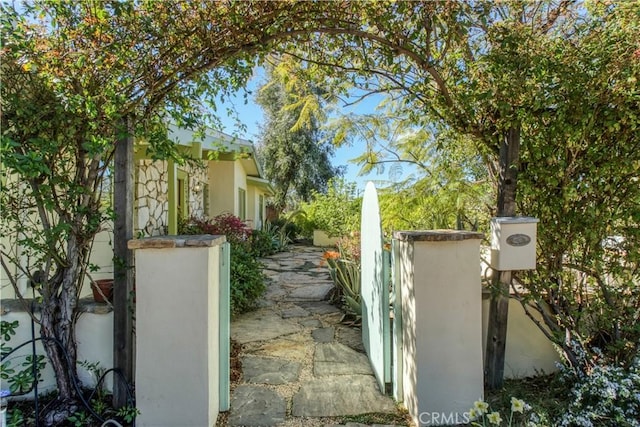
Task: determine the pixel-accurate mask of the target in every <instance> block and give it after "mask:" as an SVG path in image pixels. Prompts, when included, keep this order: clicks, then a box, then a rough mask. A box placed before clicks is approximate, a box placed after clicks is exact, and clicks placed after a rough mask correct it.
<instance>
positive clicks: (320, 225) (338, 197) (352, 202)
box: [299, 179, 362, 237]
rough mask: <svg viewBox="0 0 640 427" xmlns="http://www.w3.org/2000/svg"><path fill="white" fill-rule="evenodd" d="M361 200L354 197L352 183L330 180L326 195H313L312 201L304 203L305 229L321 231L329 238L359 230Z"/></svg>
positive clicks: (354, 187) (354, 189)
mask: <svg viewBox="0 0 640 427" xmlns="http://www.w3.org/2000/svg"><path fill="white" fill-rule="evenodd" d="M361 204H362V199H361V198H358V197H357V195H356V186H355V184H354V183H347V182H346V181H344V180H343V179H339V180H336V179H334V180H331V181H330V182H329V186H328V190H327V193H326V194H322V193H317V192H316V193H314V196H313V201H312V202H310V203H304V204H302V206H301V210H302V211H303V212H304V215H300V216H299V218H301V219H304V222H305V227H307V228H309V227H312V231H313V228H316V229H321V230H324V231H326V232H327V234H328V235H329V236H332V237H335V236H345V235H347V234H349V233H350V232H351V231H353V230H357V229H359V228H360V206H361Z"/></svg>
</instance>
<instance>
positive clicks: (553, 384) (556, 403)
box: [485, 374, 570, 422]
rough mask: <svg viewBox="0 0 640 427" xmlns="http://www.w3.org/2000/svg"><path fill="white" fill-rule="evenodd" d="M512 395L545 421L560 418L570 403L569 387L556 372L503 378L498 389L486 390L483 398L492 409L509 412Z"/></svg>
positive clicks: (504, 412) (503, 412)
mask: <svg viewBox="0 0 640 427" xmlns="http://www.w3.org/2000/svg"><path fill="white" fill-rule="evenodd" d="M512 397H516V398H518V399H521V400H524V401H525V402H526V403H528V404H529V405H531V406H532V410H533V411H535V412H536V413H537V414H538V415H540V417H541V420H542V421H545V420H546V421H547V422H550V421H551V420H555V419H558V418H560V416H561V415H562V414H563V412H564V408H566V407H567V406H568V405H569V403H570V393H569V388H568V386H567V384H562V383H561V382H560V380H559V375H558V374H550V375H541V376H537V377H527V378H522V379H509V380H505V382H504V384H503V387H502V388H501V389H500V390H495V391H488V392H487V393H486V397H485V400H486V402H487V403H489V406H490V407H491V409H492V410H494V411H499V412H500V413H502V414H509V413H510V412H511V398H512Z"/></svg>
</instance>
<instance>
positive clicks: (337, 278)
mask: <svg viewBox="0 0 640 427" xmlns="http://www.w3.org/2000/svg"><path fill="white" fill-rule="evenodd" d="M337 246H338V252H335V251H326V252H325V253H324V254H323V256H322V257H323V259H324V260H325V261H326V262H327V266H328V267H329V274H330V275H331V279H332V280H333V283H334V285H335V286H336V288H337V290H338V293H337V295H336V297H337V298H339V299H340V300H341V301H342V303H343V307H344V309H345V310H346V311H347V312H348V313H351V314H353V315H355V317H356V319H359V318H360V317H361V316H362V305H361V300H362V294H361V292H360V286H361V280H360V271H361V264H360V235H359V234H357V233H353V234H352V235H350V236H345V237H342V238H340V239H339V240H338V244H337Z"/></svg>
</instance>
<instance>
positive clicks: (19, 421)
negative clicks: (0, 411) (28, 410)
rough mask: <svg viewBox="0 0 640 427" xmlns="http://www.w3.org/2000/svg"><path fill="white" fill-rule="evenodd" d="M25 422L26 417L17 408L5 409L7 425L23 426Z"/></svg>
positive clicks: (10, 426)
mask: <svg viewBox="0 0 640 427" xmlns="http://www.w3.org/2000/svg"><path fill="white" fill-rule="evenodd" d="M26 423H27V419H26V417H25V415H24V414H23V413H22V411H21V410H20V409H19V408H10V409H8V410H7V426H8V427H23V426H25V425H26Z"/></svg>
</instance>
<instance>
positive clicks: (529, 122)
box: [282, 1, 640, 385]
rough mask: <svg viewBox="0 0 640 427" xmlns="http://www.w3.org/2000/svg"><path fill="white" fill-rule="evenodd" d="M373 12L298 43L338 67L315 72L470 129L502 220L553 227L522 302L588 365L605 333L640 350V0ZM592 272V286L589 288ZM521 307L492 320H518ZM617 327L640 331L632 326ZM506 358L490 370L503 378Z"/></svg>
mask: <svg viewBox="0 0 640 427" xmlns="http://www.w3.org/2000/svg"><path fill="white" fill-rule="evenodd" d="M361 9H362V10H361V13H360V14H359V15H358V17H359V18H360V24H361V26H360V27H359V29H358V30H355V31H354V30H353V29H352V30H348V29H345V30H344V31H338V32H337V33H336V34H334V36H333V37H325V36H320V35H318V36H307V37H306V38H305V39H304V41H305V42H308V43H307V44H304V45H301V44H300V40H298V41H297V43H296V44H293V43H291V44H290V45H288V46H287V47H285V48H283V49H282V52H287V53H288V54H290V55H291V56H293V57H295V58H298V59H300V60H304V61H307V62H310V63H312V64H315V65H317V66H318V68H317V69H319V70H323V72H322V73H320V72H316V75H315V76H312V78H314V79H317V80H320V81H344V80H348V81H350V82H351V83H352V84H353V85H354V86H355V87H358V88H360V89H362V90H363V93H364V94H363V97H366V96H368V95H369V94H371V93H388V94H390V95H391V96H392V97H394V98H395V99H397V100H398V104H399V107H398V108H397V109H396V114H397V115H398V116H400V117H405V118H407V119H408V120H410V121H411V122H412V123H414V124H415V126H423V127H428V126H430V124H431V123H432V122H437V123H441V124H442V125H443V126H444V127H446V128H449V129H450V130H452V131H453V132H456V133H459V134H461V135H466V136H468V137H469V138H468V139H467V141H470V142H471V143H472V144H473V146H474V147H475V149H476V152H477V154H478V155H479V156H481V157H482V159H483V161H484V163H485V165H486V167H487V171H488V174H489V177H490V178H491V180H492V182H493V183H494V185H495V188H496V194H497V197H496V203H495V205H494V209H492V214H493V215H511V214H515V213H516V212H523V213H526V214H528V215H534V216H538V217H539V218H540V219H541V221H542V224H541V226H540V241H539V254H540V265H541V266H542V267H541V269H540V270H539V272H538V274H530V275H523V274H520V275H518V277H517V283H525V284H526V285H527V290H528V292H530V293H529V294H527V295H526V296H525V295H521V299H522V302H523V303H525V304H527V303H528V302H530V301H532V299H533V300H535V301H536V302H535V303H534V304H533V307H534V309H535V310H537V311H539V313H540V314H541V315H542V316H543V318H544V321H543V322H541V323H540V327H541V329H542V330H543V331H544V332H545V333H546V334H547V336H548V337H549V338H550V339H552V340H553V341H554V342H555V343H556V344H558V345H559V346H560V348H562V350H563V352H564V354H565V356H566V357H567V360H568V361H569V362H570V363H571V364H572V365H573V366H575V367H576V369H578V370H581V371H586V370H588V369H589V364H590V362H589V358H588V357H587V358H584V357H580V354H583V352H586V353H587V354H591V355H593V354H594V353H592V351H594V350H593V347H594V344H595V342H596V341H597V339H596V338H597V337H598V336H599V337H606V339H605V343H606V345H607V347H608V348H609V349H610V350H613V349H616V348H617V349H618V350H617V351H614V352H613V353H610V352H608V353H607V356H609V357H610V356H612V355H614V354H617V356H616V358H619V360H622V361H627V362H628V361H629V360H630V359H632V358H633V357H635V355H636V354H637V345H636V344H635V343H637V342H638V340H637V332H638V331H637V327H636V326H635V325H637V324H638V322H637V313H638V310H637V307H638V299H637V296H636V295H637V282H638V270H637V257H636V256H635V255H634V254H635V253H637V251H633V250H630V249H631V248H632V247H633V246H632V245H633V244H635V242H637V233H636V232H634V231H633V230H635V229H637V228H638V219H637V218H638V216H637V212H638V205H637V201H638V195H637V191H636V190H637V188H638V186H636V185H628V183H629V182H635V181H637V179H638V170H637V167H636V166H633V165H637V161H638V150H636V147H637V132H635V130H636V129H637V127H638V115H637V111H638V99H639V97H638V95H639V94H638V85H637V81H638V66H639V63H640V58H639V55H638V53H637V52H638V46H637V37H636V36H635V34H637V32H638V22H640V21H639V20H638V17H639V10H640V5H638V3H636V2H599V1H594V2H590V3H587V4H586V7H585V5H583V4H580V3H575V2H569V1H543V2H534V3H531V2H506V3H495V2H485V1H480V2H476V1H473V2H472V1H468V2H467V1H465V2H397V3H393V4H391V5H389V4H387V3H385V4H383V3H377V2H376V3H366V4H365V5H361ZM322 67H324V68H322ZM328 86H332V83H328ZM613 135H617V136H618V137H619V139H615V137H614V136H613ZM454 141H459V140H456V139H452V140H451V142H454ZM566 144H569V147H566V146H565V145H566ZM612 147H615V148H613V149H612ZM441 149H444V150H448V149H449V147H448V146H447V145H443V146H442V147H441ZM634 150H635V151H634ZM534 163H535V166H534V165H533V164H534ZM618 165H621V166H620V167H618ZM549 166H553V168H550V167H549ZM564 167H569V169H568V170H563V169H562V168H564ZM549 172H552V173H549ZM518 180H520V181H521V182H522V184H521V185H520V186H519V188H520V193H519V195H517V194H516V188H517V183H518ZM587 183H588V184H587ZM624 183H627V184H626V185H625V184H624ZM539 189H544V190H542V191H539ZM620 194H623V195H624V196H625V197H620ZM550 196H552V197H553V200H549V197H550ZM578 202H579V203H578ZM598 202H600V203H598ZM577 224H580V226H577ZM591 230H593V231H591ZM614 231H615V234H616V235H617V236H620V237H621V238H622V239H623V240H624V242H627V243H625V245H624V247H621V248H619V250H618V252H617V255H616V256H615V257H613V256H612V255H611V254H609V253H607V251H606V250H604V249H603V245H602V241H603V239H605V238H606V237H607V236H608V235H611V233H613V232H614ZM559 236H561V238H560V237H559ZM627 245H629V246H627ZM632 252H633V254H632ZM587 255H588V256H587ZM566 260H575V261H576V263H571V264H572V265H567V264H566V263H565V261H566ZM596 260H597V261H596ZM585 270H586V271H585ZM576 271H582V273H581V274H583V275H586V276H588V277H589V279H588V280H587V279H585V280H580V281H578V282H576V281H575V279H574V278H575V276H576V274H575V273H576ZM524 277H526V280H525V279H524ZM511 279H512V278H511V277H509V276H503V277H502V278H501V281H502V282H504V283H512V280H511ZM605 279H606V280H605ZM534 283H535V284H534ZM580 289H581V291H580ZM507 290H508V289H507V288H506V287H505V286H501V287H499V292H497V293H495V295H497V297H496V298H494V299H493V301H494V303H493V306H494V310H492V311H493V312H498V311H499V310H496V309H497V308H499V306H502V307H505V308H506V299H505V298H504V297H501V296H500V295H501V294H503V293H506V291H507ZM612 294H613V295H617V297H616V298H613V297H612ZM549 306H550V307H551V313H549V312H548V311H547V308H546V307H549ZM603 306H606V307H607V308H606V310H605V311H606V312H607V313H610V314H611V315H613V313H617V315H616V316H614V318H615V319H616V321H615V322H614V324H610V323H609V322H608V319H610V318H611V317H610V316H609V315H606V316H601V314H602V313H603V312H602V311H601V308H602V307H603ZM527 307H528V308H529V309H531V306H527ZM505 314H506V311H502V317H501V318H499V317H498V316H492V318H495V320H497V321H498V322H497V323H502V325H506V318H505V317H504V316H505ZM595 318H598V319H599V320H598V321H597V322H594V320H593V319H595ZM622 318H624V319H625V320H624V321H623V320H622ZM494 324H495V323H494ZM578 324H580V326H578ZM595 324H597V325H598V326H597V327H595ZM616 324H617V325H623V324H627V325H634V326H630V327H628V328H625V331H626V332H625V333H621V332H622V331H621V328H620V327H619V326H615V325H616ZM607 325H609V326H607ZM495 331H496V327H494V328H491V331H490V333H491V334H492V339H489V340H487V341H488V342H489V343H490V345H491V347H492V348H491V349H490V350H491V351H490V352H488V353H494V350H495V352H499V351H500V349H499V348H497V347H498V345H501V346H502V347H503V348H504V338H505V334H506V329H505V328H502V329H501V331H500V333H496V332H495ZM494 343H496V344H497V345H494ZM620 349H626V350H625V351H624V356H622V353H621V351H620ZM503 354H504V353H503ZM494 362H496V361H495V360H494ZM498 365H499V361H498V362H496V363H492V368H490V370H492V371H497V372H495V374H496V375H494V377H496V378H499V377H500V376H501V372H499V371H500V369H501V368H500V367H499V366H498ZM500 381H501V378H499V381H494V382H493V383H494V384H493V385H498V384H499V382H500Z"/></svg>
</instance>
